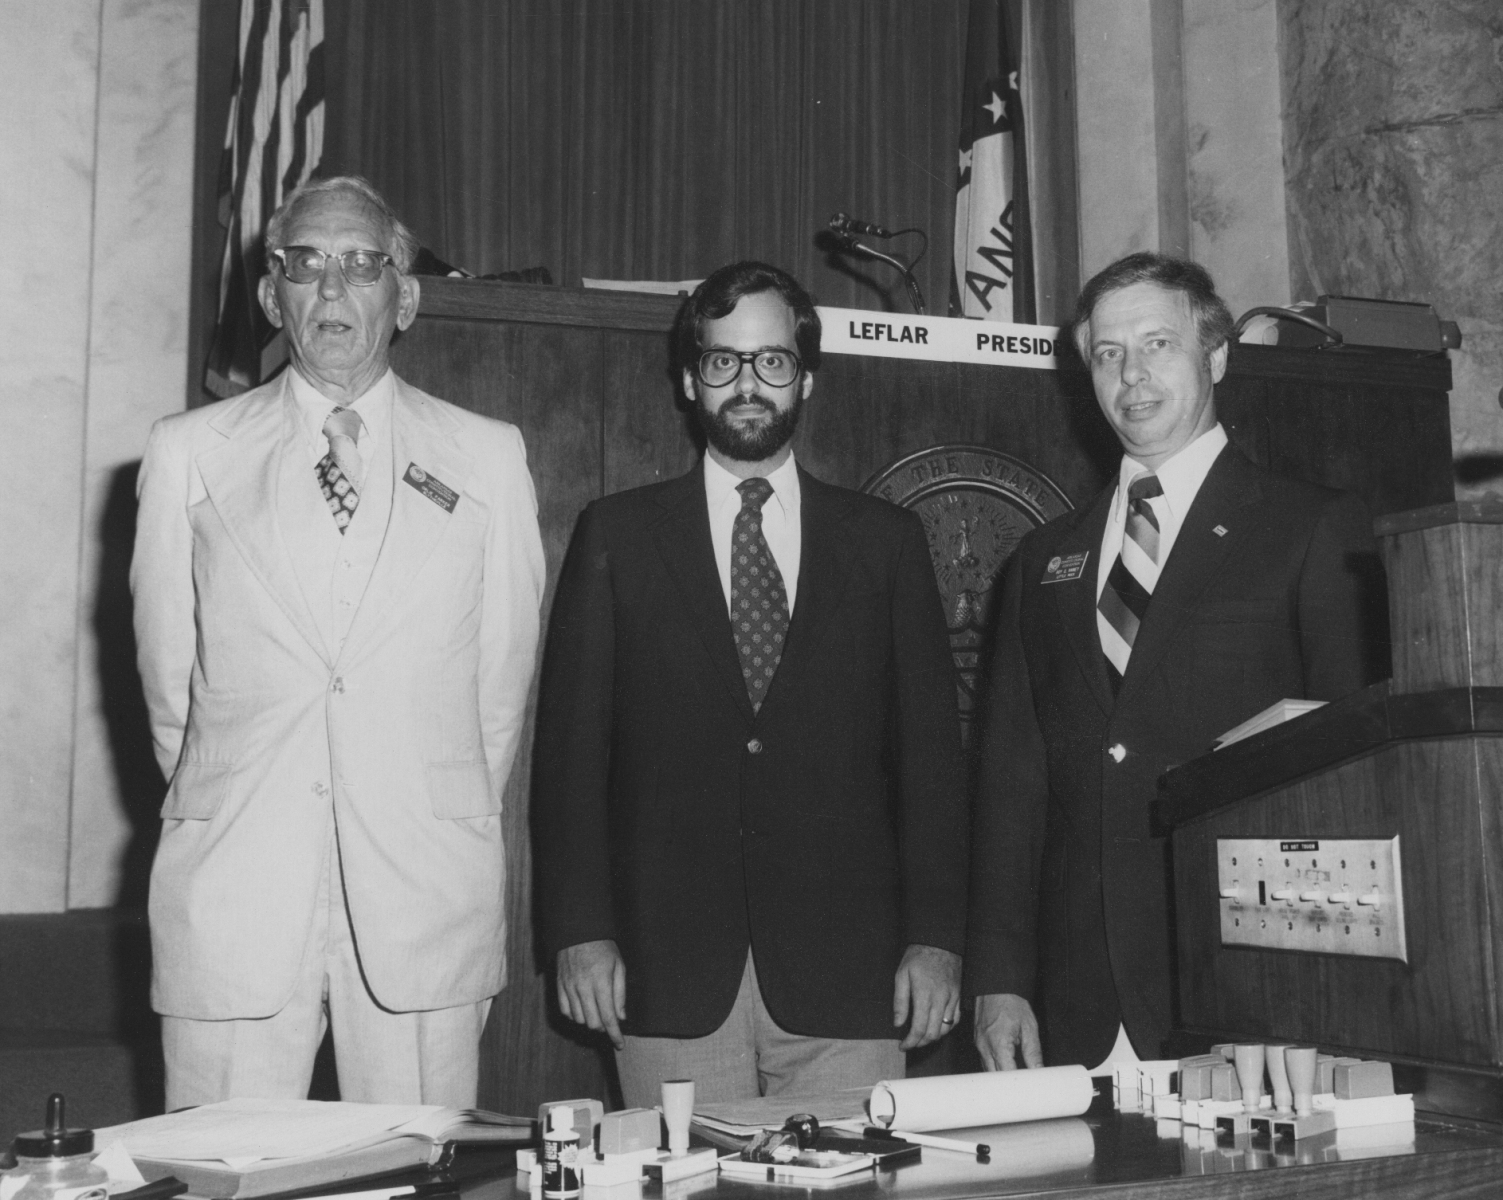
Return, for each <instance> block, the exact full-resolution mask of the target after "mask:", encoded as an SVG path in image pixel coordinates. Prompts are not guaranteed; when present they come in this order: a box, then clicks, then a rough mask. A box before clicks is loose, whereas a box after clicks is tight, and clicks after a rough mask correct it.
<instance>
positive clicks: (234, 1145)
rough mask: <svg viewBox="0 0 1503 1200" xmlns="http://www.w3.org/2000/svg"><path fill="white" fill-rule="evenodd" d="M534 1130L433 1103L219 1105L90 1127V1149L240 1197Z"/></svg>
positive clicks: (219, 1195)
mask: <svg viewBox="0 0 1503 1200" xmlns="http://www.w3.org/2000/svg"><path fill="white" fill-rule="evenodd" d="M533 1124H534V1123H533V1121H532V1120H530V1119H529V1118H526V1117H504V1116H501V1115H499V1114H498V1113H489V1112H482V1111H480V1110H479V1109H458V1108H443V1107H441V1106H439V1105H434V1104H346V1103H339V1102H333V1101H324V1100H224V1101H221V1102H220V1103H218V1104H205V1105H203V1106H202V1107H200V1108H190V1109H184V1110H183V1111H182V1112H176V1113H168V1114H167V1115H166V1116H161V1117H147V1118H145V1119H144V1120H141V1121H132V1122H131V1123H130V1124H128V1125H115V1126H111V1127H108V1128H105V1129H98V1130H95V1134H94V1144H95V1145H96V1146H98V1147H99V1149H101V1150H104V1149H106V1148H107V1147H109V1146H111V1145H113V1144H115V1143H117V1142H119V1143H123V1145H124V1146H125V1149H126V1151H127V1152H128V1153H129V1154H130V1156H131V1158H133V1159H134V1160H135V1163H136V1166H137V1167H139V1168H140V1170H141V1174H142V1175H143V1176H145V1177H146V1178H147V1179H148V1180H152V1179H161V1178H163V1177H164V1176H167V1175H175V1176H177V1178H179V1179H181V1180H182V1181H183V1182H184V1183H186V1184H187V1185H188V1190H189V1192H191V1193H192V1194H193V1195H195V1196H202V1197H208V1198H212V1200H242V1198H245V1197H252V1196H266V1195H270V1194H271V1193H273V1192H285V1191H291V1190H294V1189H298V1188H309V1187H320V1186H322V1185H324V1184H333V1183H341V1182H343V1181H345V1180H349V1179H359V1178H363V1177H365V1176H369V1175H379V1174H385V1173H387V1172H389V1171H399V1170H402V1169H403V1168H406V1167H414V1166H420V1165H424V1164H429V1163H433V1162H436V1161H437V1159H438V1157H439V1155H440V1154H441V1153H442V1152H443V1147H444V1145H445V1143H447V1142H500V1143H507V1142H511V1143H518V1144H521V1143H526V1142H530V1141H532V1140H533V1138H534V1130H533Z"/></svg>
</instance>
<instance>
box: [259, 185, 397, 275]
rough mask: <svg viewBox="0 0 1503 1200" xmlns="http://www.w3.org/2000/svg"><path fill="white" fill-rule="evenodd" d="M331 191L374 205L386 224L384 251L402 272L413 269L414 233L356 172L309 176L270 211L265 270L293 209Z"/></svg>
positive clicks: (271, 263) (279, 245) (272, 263)
mask: <svg viewBox="0 0 1503 1200" xmlns="http://www.w3.org/2000/svg"><path fill="white" fill-rule="evenodd" d="M330 192H344V193H345V194H346V195H350V196H355V197H358V198H359V199H360V200H361V201H362V202H363V203H365V204H367V205H369V206H370V207H371V208H373V209H375V210H376V214H377V216H379V217H380V219H381V223H382V224H383V225H385V226H386V253H388V254H390V255H391V257H392V261H393V262H395V263H396V265H397V270H398V271H400V272H401V273H402V274H403V275H406V274H407V273H408V272H409V271H411V270H412V264H413V262H415V261H416V259H417V253H418V248H419V244H418V240H417V236H416V235H415V234H414V233H413V232H412V230H410V229H408V228H407V226H405V225H403V224H402V221H401V218H399V217H398V216H397V214H396V210H395V209H393V208H392V206H391V205H390V204H388V203H387V202H386V197H384V196H383V195H381V193H380V192H378V191H376V189H375V188H374V187H372V186H371V184H370V181H369V180H366V179H362V178H361V177H360V176H359V175H336V176H334V177H333V178H332V179H310V180H309V181H308V182H307V183H305V184H303V185H302V187H300V188H298V189H297V190H296V191H294V192H293V193H292V195H290V196H288V197H287V199H285V200H284V201H282V204H281V207H279V208H278V209H277V211H276V212H274V213H272V214H271V220H270V221H268V222H266V241H265V245H266V269H267V270H268V271H269V270H271V269H272V268H273V267H274V266H275V265H276V259H275V258H274V257H273V256H272V251H273V250H279V249H281V248H282V247H283V246H284V245H286V242H285V241H284V240H283V238H284V236H285V234H286V232H287V225H288V222H289V221H291V220H292V214H293V211H294V210H295V209H296V208H297V206H298V205H300V204H302V203H303V201H305V200H307V199H308V198H309V197H311V196H322V195H325V194H327V193H330Z"/></svg>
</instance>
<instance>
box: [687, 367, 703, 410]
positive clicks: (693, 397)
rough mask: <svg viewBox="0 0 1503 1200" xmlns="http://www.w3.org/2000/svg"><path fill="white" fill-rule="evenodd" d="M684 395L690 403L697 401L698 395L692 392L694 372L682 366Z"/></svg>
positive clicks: (696, 402)
mask: <svg viewBox="0 0 1503 1200" xmlns="http://www.w3.org/2000/svg"><path fill="white" fill-rule="evenodd" d="M684 396H685V397H686V398H687V399H688V401H689V403H690V404H698V403H699V397H698V396H696V395H695V394H694V372H693V371H691V370H689V368H688V367H685V368H684Z"/></svg>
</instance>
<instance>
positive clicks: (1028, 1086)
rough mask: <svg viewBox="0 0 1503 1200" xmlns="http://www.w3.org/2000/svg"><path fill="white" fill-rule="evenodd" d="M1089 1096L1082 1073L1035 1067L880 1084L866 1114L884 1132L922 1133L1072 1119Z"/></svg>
mask: <svg viewBox="0 0 1503 1200" xmlns="http://www.w3.org/2000/svg"><path fill="white" fill-rule="evenodd" d="M1094 1094H1095V1093H1094V1091H1093V1089H1092V1087H1091V1076H1090V1074H1089V1073H1088V1072H1087V1071H1086V1069H1085V1068H1084V1067H1081V1066H1073V1067H1038V1068H1035V1069H1034V1070H1031V1071H990V1072H983V1073H980V1074H975V1075H931V1076H929V1077H927V1078H923V1079H890V1080H883V1081H882V1082H881V1083H879V1084H877V1086H876V1087H874V1088H872V1095H871V1101H870V1108H871V1117H872V1123H873V1124H875V1125H880V1126H882V1127H883V1128H884V1129H907V1130H911V1131H912V1132H914V1133H927V1132H928V1131H929V1130H931V1129H964V1128H968V1127H970V1126H975V1125H1009V1124H1012V1123H1013V1122H1015V1121H1043V1120H1047V1119H1048V1118H1051V1117H1078V1116H1079V1115H1080V1114H1081V1113H1083V1112H1085V1110H1086V1109H1088V1108H1089V1107H1090V1106H1091V1098H1092V1096H1093V1095H1094Z"/></svg>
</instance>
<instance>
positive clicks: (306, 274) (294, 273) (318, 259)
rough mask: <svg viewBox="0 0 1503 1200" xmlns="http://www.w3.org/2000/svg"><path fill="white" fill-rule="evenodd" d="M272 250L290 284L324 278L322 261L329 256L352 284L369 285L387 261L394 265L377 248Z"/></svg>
mask: <svg viewBox="0 0 1503 1200" xmlns="http://www.w3.org/2000/svg"><path fill="white" fill-rule="evenodd" d="M271 253H272V255H273V257H275V258H276V260H277V261H278V262H279V263H281V264H282V274H284V275H286V276H287V279H288V280H289V282H292V283H317V282H318V281H319V280H320V279H322V278H323V274H324V264H325V263H327V262H328V261H329V259H331V258H332V259H333V260H334V261H335V262H337V263H338V264H339V273H340V274H341V275H343V276H344V281H345V282H346V283H348V284H352V285H353V286H355V287H370V286H371V284H373V283H375V282H376V281H377V280H378V279H380V278H381V272H382V271H384V270H385V269H386V267H387V264H391V265H393V266H395V265H396V260H395V259H394V258H392V256H391V255H390V254H382V253H381V252H380V251H379V250H346V251H345V252H344V253H343V254H325V253H324V252H323V251H322V250H315V249H314V248H313V247H312V246H283V247H282V248H281V249H279V250H273V251H272V252H271Z"/></svg>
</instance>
